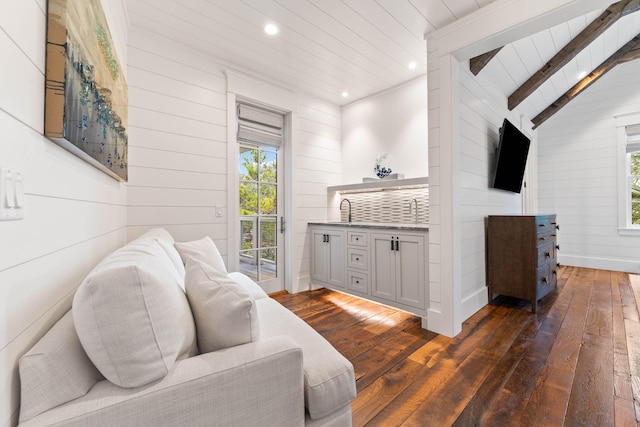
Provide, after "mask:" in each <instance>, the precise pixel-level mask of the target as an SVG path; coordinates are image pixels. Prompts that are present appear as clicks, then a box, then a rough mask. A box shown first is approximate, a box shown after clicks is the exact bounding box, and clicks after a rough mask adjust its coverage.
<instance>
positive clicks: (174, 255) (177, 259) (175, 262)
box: [156, 239, 185, 290]
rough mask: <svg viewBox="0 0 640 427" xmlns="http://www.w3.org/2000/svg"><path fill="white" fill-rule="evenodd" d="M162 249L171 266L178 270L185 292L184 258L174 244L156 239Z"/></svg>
mask: <svg viewBox="0 0 640 427" xmlns="http://www.w3.org/2000/svg"><path fill="white" fill-rule="evenodd" d="M156 240H157V241H158V244H159V245H160V247H161V248H162V249H163V250H164V251H165V253H166V254H167V256H168V257H169V259H170V260H171V265H172V266H173V268H175V269H176V271H177V272H178V275H179V276H180V277H181V278H182V281H181V285H182V289H183V290H184V273H185V270H184V264H183V263H182V257H181V256H180V254H179V253H178V250H177V249H176V248H175V246H173V243H172V242H168V241H166V240H164V239H156Z"/></svg>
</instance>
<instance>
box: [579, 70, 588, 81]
mask: <svg viewBox="0 0 640 427" xmlns="http://www.w3.org/2000/svg"><path fill="white" fill-rule="evenodd" d="M585 77H587V72H586V71H581V72H580V73H579V74H578V78H579V79H583V78H585Z"/></svg>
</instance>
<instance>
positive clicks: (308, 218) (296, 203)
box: [292, 96, 342, 292]
mask: <svg viewBox="0 0 640 427" xmlns="http://www.w3.org/2000/svg"><path fill="white" fill-rule="evenodd" d="M297 117H298V120H297V122H298V132H297V140H296V141H294V146H293V149H294V160H293V171H292V172H293V177H292V178H293V193H294V194H293V214H294V218H293V220H294V230H295V235H294V243H293V248H294V253H293V279H294V282H293V283H292V285H293V291H294V292H298V291H304V290H307V289H309V286H310V283H311V276H310V270H309V262H310V258H309V247H310V246H309V233H308V230H307V223H308V222H316V221H326V220H327V219H328V209H327V206H328V204H330V201H329V200H328V198H327V187H329V186H332V185H338V184H340V183H341V181H340V171H341V170H342V154H341V139H340V135H341V114H340V108H339V107H338V106H336V105H333V104H329V103H326V102H324V101H320V100H318V99H315V98H313V97H310V96H301V97H299V99H298V112H297ZM335 211H336V212H337V206H336V207H335Z"/></svg>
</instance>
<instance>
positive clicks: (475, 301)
mask: <svg viewBox="0 0 640 427" xmlns="http://www.w3.org/2000/svg"><path fill="white" fill-rule="evenodd" d="M488 295H489V294H488V290H487V287H486V286H483V287H482V288H480V289H478V290H477V291H475V292H474V293H472V294H471V295H469V296H468V297H466V298H464V299H463V300H462V319H463V321H464V320H467V319H468V318H469V317H471V316H473V315H474V314H475V313H476V312H477V311H478V310H480V309H481V308H482V307H484V306H485V305H487V304H488V303H489V297H488Z"/></svg>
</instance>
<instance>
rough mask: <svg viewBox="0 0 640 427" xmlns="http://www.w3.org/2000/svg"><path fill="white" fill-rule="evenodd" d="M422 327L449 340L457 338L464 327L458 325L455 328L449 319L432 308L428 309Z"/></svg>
mask: <svg viewBox="0 0 640 427" xmlns="http://www.w3.org/2000/svg"><path fill="white" fill-rule="evenodd" d="M422 327H423V328H424V329H428V330H429V331H431V332H435V333H437V334H440V335H444V336H446V337H449V338H453V337H455V336H456V335H457V334H458V333H459V332H460V331H461V330H462V325H457V326H456V328H454V325H453V324H452V322H451V319H450V318H449V317H447V316H445V314H444V313H442V312H441V311H436V310H433V309H430V308H429V309H427V317H423V318H422Z"/></svg>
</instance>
